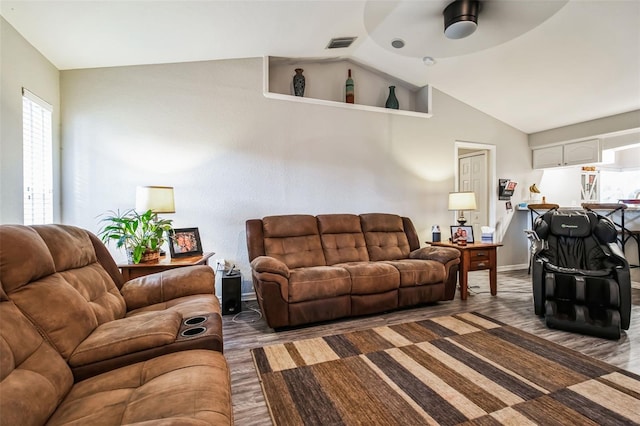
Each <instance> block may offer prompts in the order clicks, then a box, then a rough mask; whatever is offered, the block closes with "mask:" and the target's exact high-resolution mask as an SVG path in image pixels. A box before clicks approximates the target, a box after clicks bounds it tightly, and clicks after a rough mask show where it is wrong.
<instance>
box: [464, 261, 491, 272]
mask: <svg viewBox="0 0 640 426" xmlns="http://www.w3.org/2000/svg"><path fill="white" fill-rule="evenodd" d="M489 268H491V262H490V261H489V259H484V260H472V261H471V263H470V264H469V270H470V271H479V270H482V269H489Z"/></svg>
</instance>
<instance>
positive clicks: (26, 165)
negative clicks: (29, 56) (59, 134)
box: [22, 89, 53, 225]
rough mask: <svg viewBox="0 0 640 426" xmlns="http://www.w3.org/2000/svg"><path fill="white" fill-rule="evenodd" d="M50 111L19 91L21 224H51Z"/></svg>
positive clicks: (49, 108)
mask: <svg viewBox="0 0 640 426" xmlns="http://www.w3.org/2000/svg"><path fill="white" fill-rule="evenodd" d="M51 111H52V107H51V105H49V104H48V103H46V102H45V101H43V100H42V99H40V98H39V97H37V96H36V95H34V94H33V93H31V92H29V91H28V90H26V89H22V146H23V148H22V150H23V160H22V161H23V180H24V187H23V194H24V195H23V197H24V224H25V225H35V224H42V223H51V222H53V136H52V129H51Z"/></svg>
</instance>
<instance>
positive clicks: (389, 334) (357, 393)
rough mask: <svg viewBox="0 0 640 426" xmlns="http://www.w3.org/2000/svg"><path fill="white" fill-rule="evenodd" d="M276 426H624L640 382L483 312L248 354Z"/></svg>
mask: <svg viewBox="0 0 640 426" xmlns="http://www.w3.org/2000/svg"><path fill="white" fill-rule="evenodd" d="M252 354H253V359H254V362H255V365H256V369H257V371H258V374H259V377H260V381H261V383H262V388H263V391H264V395H265V398H266V400H267V404H268V406H269V410H270V412H271V417H272V420H273V422H274V424H276V425H422V424H442V425H457V424H468V425H499V424H509V425H529V424H557V425H627V424H639V423H640V377H639V376H637V375H635V374H633V373H630V372H627V371H624V370H621V369H619V368H616V367H614V366H611V365H609V364H607V363H604V362H602V361H598V360H595V359H593V358H590V357H587V356H585V355H582V354H580V353H578V352H575V351H573V350H570V349H567V348H564V347H562V346H559V345H556V344H554V343H551V342H549V341H546V340H544V339H541V338H538V337H536V336H533V335H531V334H528V333H525V332H523V331H521V330H518V329H516V328H513V327H510V326H508V325H506V324H504V323H501V322H498V321H496V320H493V319H491V318H489V317H486V316H484V315H482V314H479V313H477V312H470V313H462V314H457V315H453V316H446V317H437V318H431V319H427V320H424V321H418V322H409V323H405V324H399V325H391V326H385V327H379V328H374V329H370V330H364V331H356V332H350V333H345V334H339V335H334V336H328V337H324V338H316V339H308V340H300V341H295V342H291V343H285V344H278V345H273V346H266V347H263V348H258V349H254V350H252Z"/></svg>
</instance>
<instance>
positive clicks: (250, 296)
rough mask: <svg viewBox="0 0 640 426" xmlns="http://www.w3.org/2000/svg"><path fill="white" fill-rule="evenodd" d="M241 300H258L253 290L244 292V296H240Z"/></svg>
mask: <svg viewBox="0 0 640 426" xmlns="http://www.w3.org/2000/svg"><path fill="white" fill-rule="evenodd" d="M240 300H242V301H243V302H254V301H255V300H256V294H255V293H253V292H251V293H242V296H240Z"/></svg>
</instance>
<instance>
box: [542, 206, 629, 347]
mask: <svg viewBox="0 0 640 426" xmlns="http://www.w3.org/2000/svg"><path fill="white" fill-rule="evenodd" d="M533 230H534V231H535V233H536V234H537V237H538V238H539V241H536V242H535V244H534V248H533V254H532V255H533V271H532V280H533V303H534V309H535V313H536V314H537V315H540V316H544V317H545V322H546V324H547V327H550V328H556V329H561V330H566V331H571V332H576V333H581V334H588V335H593V336H598V337H604V338H607V339H619V338H620V330H621V329H625V330H627V329H629V322H630V319H631V278H630V275H629V263H628V262H627V260H626V259H625V257H624V254H623V253H622V251H621V250H620V248H619V247H618V246H617V245H616V237H617V230H616V228H615V226H614V224H613V222H611V220H610V219H608V218H606V217H602V216H599V215H597V214H596V213H594V212H590V211H567V210H552V211H549V212H547V213H545V214H543V215H541V216H539V217H538V218H537V219H536V221H535V223H534V225H533Z"/></svg>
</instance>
